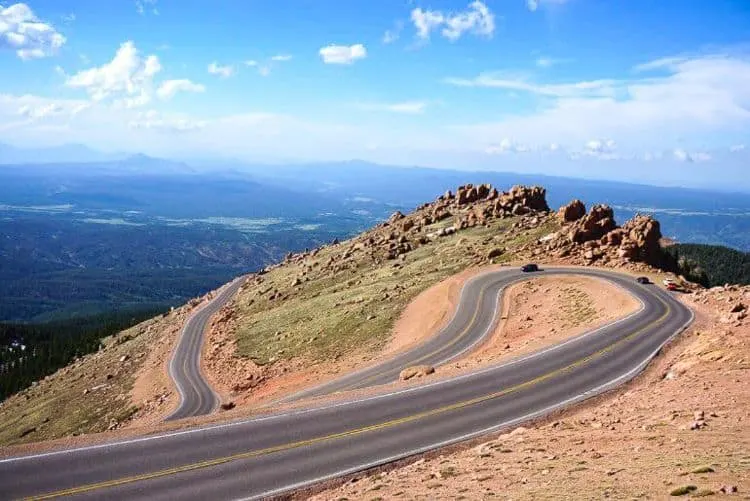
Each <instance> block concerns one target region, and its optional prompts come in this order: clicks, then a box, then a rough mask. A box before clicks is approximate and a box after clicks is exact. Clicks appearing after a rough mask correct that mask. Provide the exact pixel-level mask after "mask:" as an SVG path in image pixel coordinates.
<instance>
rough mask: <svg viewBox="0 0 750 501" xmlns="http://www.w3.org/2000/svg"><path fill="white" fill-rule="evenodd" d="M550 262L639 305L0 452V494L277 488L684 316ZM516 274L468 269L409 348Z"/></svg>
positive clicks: (575, 387) (609, 375) (483, 305)
mask: <svg viewBox="0 0 750 501" xmlns="http://www.w3.org/2000/svg"><path fill="white" fill-rule="evenodd" d="M550 273H577V274H583V275H596V276H601V277H606V279H607V280H610V281H612V282H614V283H615V284H617V285H619V286H621V287H624V288H625V289H627V290H628V291H629V292H631V293H632V294H633V295H635V296H636V297H637V298H638V299H639V300H640V301H641V303H642V308H641V309H640V310H639V311H638V312H636V313H634V314H632V315H630V316H628V317H626V318H625V319H621V320H619V321H617V322H614V323H612V324H610V325H608V326H605V327H602V328H599V329H597V330H595V331H591V332H589V333H586V334H584V335H582V336H578V337H576V338H573V339H571V340H568V341H566V342H564V343H561V344H559V345H556V346H554V347H551V348H547V349H544V350H541V351H539V352H536V353H534V354H531V355H527V356H524V357H520V358H518V359H515V360H512V361H510V362H505V363H503V364H500V365H495V366H492V367H488V368H485V369H482V370H479V371H476V372H473V373H471V374H467V375H463V376H458V377H453V378H450V379H445V380H439V379H437V378H439V373H438V375H437V376H436V377H433V380H432V381H431V382H426V383H425V384H419V385H410V386H409V387H407V388H401V389H390V390H387V391H384V392H383V393H381V394H378V395H375V396H371V397H362V398H358V399H353V400H349V401H344V402H339V403H326V404H323V403H319V404H313V407H310V408H306V409H304V410H298V411H293V412H288V413H282V414H275V415H269V416H266V417H259V418H254V419H248V420H243V421H239V422H233V423H229V424H224V425H214V426H208V427H202V428H196V429H191V430H186V431H182V432H175V433H168V434H162V435H156V436H152V437H144V438H139V439H132V440H128V441H123V442H115V443H111V444H105V445H101V446H94V447H88V448H80V449H74V450H69V451H59V452H53V453H47V454H38V455H33V456H26V457H19V458H11V459H7V460H3V461H0V498H3V499H6V498H16V497H23V496H34V495H42V496H44V495H51V496H58V495H75V496H78V497H83V498H89V497H90V498H118V499H119V498H144V499H145V498H148V499H238V498H242V499H255V498H263V497H269V496H274V495H277V494H281V493H284V492H287V491H289V490H291V489H295V488H298V487H301V486H305V485H309V484H312V483H315V482H319V481H321V480H325V479H329V478H333V477H336V476H340V475H342V474H346V473H351V472H355V471H359V470H362V469H366V468H368V467H372V466H376V465H379V464H383V463H386V462H390V461H393V460H395V459H398V458H402V457H406V456H410V455H413V454H417V453H419V452H422V451H426V450H429V449H432V448H435V447H439V446H441V445H446V444H450V443H454V442H457V441H461V440H465V439H468V438H472V437H475V436H479V435H482V434H486V433H489V432H492V431H496V430H500V429H503V428H507V427H510V426H515V425H517V424H519V423H521V422H523V421H526V420H528V419H531V418H534V417H537V416H541V415H544V414H545V413H548V412H550V411H552V410H554V409H558V408H560V407H564V406H568V405H571V404H573V403H575V402H578V401H580V400H583V399H585V398H588V397H590V396H593V395H596V394H598V393H601V392H603V391H606V390H608V389H610V388H613V387H615V386H617V385H619V384H622V383H623V382H625V381H627V380H629V379H631V378H632V377H634V376H635V375H636V374H638V373H639V372H640V371H641V370H642V369H643V368H644V367H645V366H646V365H647V364H648V362H649V360H650V359H651V358H652V357H653V356H654V355H655V354H656V353H657V352H658V351H659V350H660V348H661V347H662V346H663V345H664V343H666V342H667V341H668V340H669V339H671V338H672V337H673V336H675V335H676V334H677V333H679V332H680V331H682V330H683V329H684V328H685V327H686V326H687V325H689V323H690V322H691V321H692V318H693V316H692V313H691V312H690V310H688V309H687V308H685V307H684V306H683V305H682V304H681V303H680V302H678V301H676V300H675V299H674V298H673V297H672V296H671V295H670V294H668V293H666V292H665V291H664V290H662V289H661V288H660V287H659V286H658V285H648V286H642V285H639V284H637V283H635V282H634V281H633V279H632V278H629V277H623V276H621V275H617V274H610V273H604V272H595V271H581V270H575V271H571V270H559V269H558V270H554V271H552V270H550V271H547V272H542V274H550ZM520 278H522V275H520V274H519V273H518V272H516V271H511V270H505V271H500V272H493V273H491V274H486V275H482V276H481V277H479V278H477V279H476V280H474V281H471V282H470V283H469V284H468V285H467V287H466V288H465V289H464V290H463V292H462V301H461V303H460V306H459V309H458V311H457V313H456V318H455V319H454V320H453V321H452V322H451V324H450V325H449V326H448V327H446V329H444V330H443V331H441V333H440V334H438V337H441V338H442V337H443V336H445V337H444V339H443V340H444V341H448V342H447V343H445V342H443V343H442V344H441V343H438V344H433V343H434V340H433V341H430V342H429V343H428V344H429V345H431V346H432V347H433V348H434V349H427V348H419V349H417V350H419V351H418V354H419V355H420V356H424V357H426V358H425V362H426V363H429V362H430V361H431V362H433V363H436V364H437V365H439V364H440V362H441V361H443V360H444V359H448V358H450V357H453V356H456V354H458V353H460V352H461V351H462V350H464V349H469V348H470V347H471V346H472V344H473V343H474V342H479V341H481V339H482V337H483V335H484V333H485V331H486V330H487V329H488V326H491V325H492V323H493V321H494V318H493V317H494V316H495V314H494V313H496V312H495V307H496V304H497V297H498V294H499V293H500V291H501V290H502V289H503V288H504V287H506V286H507V285H508V284H510V283H512V282H514V281H516V280H518V279H520ZM483 290H484V291H485V292H484V293H482V291H483ZM477 305H480V308H479V310H477ZM467 310H468V311H467ZM488 310H489V311H488ZM477 311H478V313H476V312H477ZM462 319H463V320H462ZM467 322H468V323H467ZM467 325H468V329H467ZM451 326H453V327H451ZM462 333H463V334H462ZM447 344H450V346H446V345H447ZM423 349H424V350H425V351H421V350H423ZM417 350H415V351H417ZM434 351H438V352H439V353H433V352H434ZM411 363H412V361H410V364H411ZM391 364H395V365H391ZM397 368H398V367H397V364H396V363H395V362H387V363H385V364H381V365H379V366H377V367H376V368H371V369H368V370H365V371H361V372H359V373H357V374H355V375H354V376H350V379H346V380H339V381H337V382H336V383H333V384H331V385H328V386H327V388H317V389H316V390H315V391H316V392H319V391H329V390H333V391H335V390H336V389H341V388H346V387H360V386H361V385H367V384H373V383H374V382H380V381H381V379H380V377H381V376H380V375H379V373H378V371H383V373H384V375H383V379H382V381H390V380H391V379H393V375H394V373H395V371H396V369H397ZM373 376H374V377H373ZM428 381H429V380H428ZM342 385H343V386H342Z"/></svg>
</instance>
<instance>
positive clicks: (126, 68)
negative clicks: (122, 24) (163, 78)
mask: <svg viewBox="0 0 750 501" xmlns="http://www.w3.org/2000/svg"><path fill="white" fill-rule="evenodd" d="M160 71H161V63H160V62H159V58H158V57H157V56H155V55H150V56H147V57H145V58H143V57H141V55H140V54H139V53H138V49H137V48H136V47H135V44H134V43H133V42H131V41H127V42H125V43H123V44H122V45H120V48H119V49H118V50H117V52H116V54H115V57H114V58H113V59H112V61H110V62H108V63H105V64H104V65H102V66H99V67H94V68H90V69H87V70H83V71H81V72H79V73H76V74H75V75H72V76H70V77H67V80H66V82H65V84H66V85H67V86H68V87H72V88H77V89H83V90H85V91H86V92H87V93H88V95H89V96H90V97H91V99H92V100H94V101H103V100H105V99H109V98H119V99H118V100H117V101H116V102H117V104H122V105H124V106H125V107H127V108H134V107H138V106H143V105H145V104H147V103H148V102H149V101H150V100H151V93H152V87H153V79H154V76H155V75H156V74H157V73H159V72H160Z"/></svg>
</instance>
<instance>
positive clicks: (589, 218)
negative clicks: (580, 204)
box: [569, 205, 617, 244]
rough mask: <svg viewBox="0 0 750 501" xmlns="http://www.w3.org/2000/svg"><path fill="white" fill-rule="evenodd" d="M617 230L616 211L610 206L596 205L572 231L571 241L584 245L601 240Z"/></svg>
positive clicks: (570, 234)
mask: <svg viewBox="0 0 750 501" xmlns="http://www.w3.org/2000/svg"><path fill="white" fill-rule="evenodd" d="M615 228H617V224H616V223H615V218H614V211H613V210H612V208H611V207H609V206H608V205H595V206H593V207H592V208H591V211H590V212H589V213H588V214H586V215H585V216H584V217H583V218H581V219H579V220H578V221H576V223H575V224H574V226H573V228H572V229H571V230H570V233H569V236H570V240H572V241H573V242H575V243H578V244H582V243H584V242H588V241H590V240H599V239H601V238H602V237H603V236H604V235H606V234H607V233H609V232H610V231H612V230H614V229H615Z"/></svg>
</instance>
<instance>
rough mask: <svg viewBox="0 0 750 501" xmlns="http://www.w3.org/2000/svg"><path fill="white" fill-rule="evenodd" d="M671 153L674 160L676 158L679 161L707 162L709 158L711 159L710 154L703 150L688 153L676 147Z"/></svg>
mask: <svg viewBox="0 0 750 501" xmlns="http://www.w3.org/2000/svg"><path fill="white" fill-rule="evenodd" d="M672 155H673V156H674V158H675V160H678V161H680V162H688V163H694V162H708V161H709V160H711V155H709V154H708V153H705V152H696V153H689V152H687V151H685V150H684V149H682V148H676V149H675V150H674V151H672Z"/></svg>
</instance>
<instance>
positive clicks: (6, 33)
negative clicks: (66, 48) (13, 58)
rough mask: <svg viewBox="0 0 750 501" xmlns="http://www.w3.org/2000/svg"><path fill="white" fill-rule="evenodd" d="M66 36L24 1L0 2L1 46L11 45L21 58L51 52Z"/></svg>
mask: <svg viewBox="0 0 750 501" xmlns="http://www.w3.org/2000/svg"><path fill="white" fill-rule="evenodd" d="M65 41H66V40H65V37H64V36H63V35H61V34H60V33H58V32H57V30H55V28H54V27H53V26H52V25H51V24H48V23H45V22H43V21H41V20H39V19H38V18H37V17H36V15H35V14H34V12H33V11H32V10H31V8H29V6H28V5H26V4H24V3H17V4H13V5H11V6H10V7H3V6H2V5H0V49H10V50H14V51H15V52H16V55H17V56H18V57H20V58H21V59H24V60H25V59H39V58H42V57H47V56H51V55H52V54H54V53H55V52H57V50H58V49H59V48H60V47H62V46H63V45H64V44H65Z"/></svg>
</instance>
